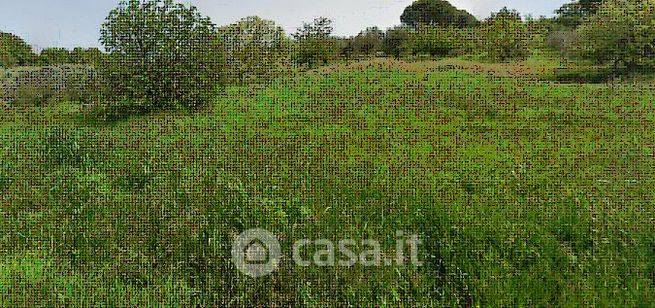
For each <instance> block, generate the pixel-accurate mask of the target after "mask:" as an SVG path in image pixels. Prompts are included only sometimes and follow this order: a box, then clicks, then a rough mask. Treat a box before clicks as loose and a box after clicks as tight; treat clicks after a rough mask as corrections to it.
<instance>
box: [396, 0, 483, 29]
mask: <svg viewBox="0 0 655 308" xmlns="http://www.w3.org/2000/svg"><path fill="white" fill-rule="evenodd" d="M400 21H401V22H402V23H403V24H405V25H408V26H411V27H414V28H416V27H418V26H419V25H420V24H428V25H440V26H456V27H467V26H472V25H475V24H477V20H476V19H475V17H474V16H473V15H471V14H470V13H468V12H467V11H465V10H460V9H457V8H456V7H454V6H453V5H452V4H450V3H449V2H448V1H445V0H418V1H416V2H414V3H412V4H411V5H410V6H408V7H407V8H406V9H405V11H404V12H403V14H402V15H401V16H400Z"/></svg>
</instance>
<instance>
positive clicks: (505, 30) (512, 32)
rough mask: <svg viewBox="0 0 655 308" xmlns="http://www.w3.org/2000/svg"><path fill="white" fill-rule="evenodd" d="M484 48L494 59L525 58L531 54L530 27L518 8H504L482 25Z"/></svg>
mask: <svg viewBox="0 0 655 308" xmlns="http://www.w3.org/2000/svg"><path fill="white" fill-rule="evenodd" d="M481 31H482V35H483V37H484V49H485V51H486V52H487V56H488V57H489V58H490V59H491V60H494V61H501V62H502V61H507V60H510V59H519V60H520V59H525V58H527V57H528V55H530V49H529V46H528V41H529V39H530V37H529V32H528V27H527V25H526V24H525V23H523V21H522V20H521V15H520V14H519V13H518V12H517V11H516V10H509V9H508V8H506V7H505V8H503V9H502V10H500V11H499V12H498V13H494V14H492V15H491V17H490V18H488V19H487V20H486V21H485V22H484V24H483V26H482V30H481Z"/></svg>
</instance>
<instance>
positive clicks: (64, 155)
mask: <svg viewBox="0 0 655 308" xmlns="http://www.w3.org/2000/svg"><path fill="white" fill-rule="evenodd" d="M82 138H83V135H82V134H81V132H80V131H78V130H72V129H67V128H59V127H55V128H52V129H49V130H48V131H46V132H45V136H44V141H43V145H44V157H45V158H46V162H47V163H48V164H50V165H53V166H61V165H69V166H75V167H77V166H80V165H81V164H82V163H83V162H84V161H85V160H86V159H88V155H87V153H86V149H84V148H83V147H82Z"/></svg>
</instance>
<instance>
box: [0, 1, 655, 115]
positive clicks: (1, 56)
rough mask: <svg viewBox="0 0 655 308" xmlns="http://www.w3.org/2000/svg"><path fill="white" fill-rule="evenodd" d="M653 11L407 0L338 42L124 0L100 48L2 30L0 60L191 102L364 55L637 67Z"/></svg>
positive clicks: (318, 33) (617, 4)
mask: <svg viewBox="0 0 655 308" xmlns="http://www.w3.org/2000/svg"><path fill="white" fill-rule="evenodd" d="M654 14H655V0H604V1H603V0H578V1H572V2H570V3H567V4H565V5H564V6H562V7H561V8H560V9H559V10H557V12H556V16H555V17H553V18H545V17H539V18H536V19H535V18H533V17H531V16H522V15H521V14H520V13H519V12H517V11H516V10H511V9H508V8H503V9H502V10H500V11H499V12H495V13H493V14H491V16H490V17H488V18H486V19H484V20H477V19H476V18H475V17H474V16H473V15H471V14H470V13H468V12H466V11H464V10H461V9H458V8H456V7H454V6H453V5H451V4H450V3H449V2H448V1H444V0H417V1H415V2H414V3H413V4H411V5H410V6H408V7H407V8H406V9H405V10H404V12H403V13H402V15H401V16H400V21H401V24H400V25H398V26H396V27H392V28H389V29H386V30H382V29H379V28H377V27H370V28H367V29H364V30H363V31H361V32H360V33H359V34H357V35H355V36H352V37H337V36H334V35H333V23H332V21H331V20H330V19H328V18H324V17H321V18H317V19H315V20H313V21H311V22H307V23H304V24H303V25H302V26H301V27H299V28H298V29H297V31H295V32H294V33H291V34H290V35H287V34H286V33H285V32H284V30H283V29H282V28H281V27H280V26H279V25H277V24H276V23H275V22H274V21H270V20H265V19H262V18H259V17H256V16H252V17H247V18H244V19H242V20H239V21H237V22H236V23H234V24H230V25H226V26H220V27H219V26H216V25H215V24H213V23H212V22H211V20H210V19H209V18H208V17H206V16H204V15H202V14H201V13H200V12H199V11H198V10H197V8H195V7H193V6H186V5H183V4H179V3H175V2H173V1H172V0H147V1H140V0H125V1H122V2H121V3H120V4H119V5H118V7H117V8H115V9H114V10H112V11H111V12H110V13H109V15H108V17H107V19H106V22H105V23H104V24H103V25H102V28H101V31H100V32H101V39H100V41H101V43H102V45H103V46H104V48H105V52H101V51H100V50H98V49H83V48H75V49H73V50H70V51H69V50H66V49H62V48H48V49H45V50H43V51H42V52H41V53H40V54H39V55H36V54H34V53H33V52H32V50H31V47H30V46H29V45H27V44H26V43H25V42H24V41H22V40H21V39H20V38H18V37H16V36H14V35H11V34H7V33H2V34H1V35H0V43H1V44H0V65H1V66H2V67H13V66H24V65H46V66H47V65H57V64H89V65H93V66H94V67H96V68H97V70H98V72H99V74H98V75H99V76H101V77H102V78H104V80H105V82H103V83H102V84H105V85H106V87H107V91H105V92H103V93H105V94H104V97H103V100H105V101H111V102H114V105H117V104H118V103H121V102H122V103H125V104H129V105H131V106H134V105H137V106H141V107H139V108H141V109H152V108H168V107H171V106H173V105H181V106H182V107H185V108H189V109H194V108H197V107H199V106H202V105H203V104H205V103H206V102H207V101H209V100H210V99H211V97H213V95H214V94H215V93H216V91H218V90H220V85H225V84H230V83H236V84H247V83H254V82H266V81H268V80H271V79H273V78H275V77H277V76H280V75H287V74H289V73H290V72H292V70H293V69H297V68H315V67H317V66H321V65H326V64H329V63H331V62H333V61H338V60H351V59H361V58H368V57H375V56H387V57H396V58H403V57H422V56H427V57H443V56H459V55H481V58H482V59H485V60H487V61H512V60H521V59H525V58H526V57H528V56H529V55H530V53H531V51H532V50H534V49H538V48H550V49H553V50H557V51H559V52H561V53H562V55H563V56H566V57H570V58H572V59H581V60H589V61H592V62H595V63H599V64H610V65H612V66H613V67H615V69H619V68H628V69H631V70H637V69H645V68H649V67H653V66H655V48H654V43H655V18H654ZM117 102H118V103H117ZM118 105H120V104H118Z"/></svg>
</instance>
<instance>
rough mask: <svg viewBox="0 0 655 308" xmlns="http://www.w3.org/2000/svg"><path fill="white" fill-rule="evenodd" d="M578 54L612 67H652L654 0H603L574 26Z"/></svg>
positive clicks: (654, 39) (654, 56) (654, 22)
mask: <svg viewBox="0 0 655 308" xmlns="http://www.w3.org/2000/svg"><path fill="white" fill-rule="evenodd" d="M577 35H578V36H579V38H580V39H579V41H578V42H577V44H576V45H575V46H576V48H577V54H578V56H580V57H582V58H584V59H588V60H591V61H595V62H597V63H609V64H611V65H613V66H614V68H615V69H620V68H621V67H625V68H627V69H628V70H632V71H636V70H639V69H648V68H655V3H654V2H653V1H628V0H606V1H605V2H603V4H602V5H601V6H600V7H599V8H598V11H597V13H596V15H594V16H592V17H590V18H589V20H588V21H586V22H585V23H583V24H582V25H581V26H580V27H579V28H578V29H577Z"/></svg>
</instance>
